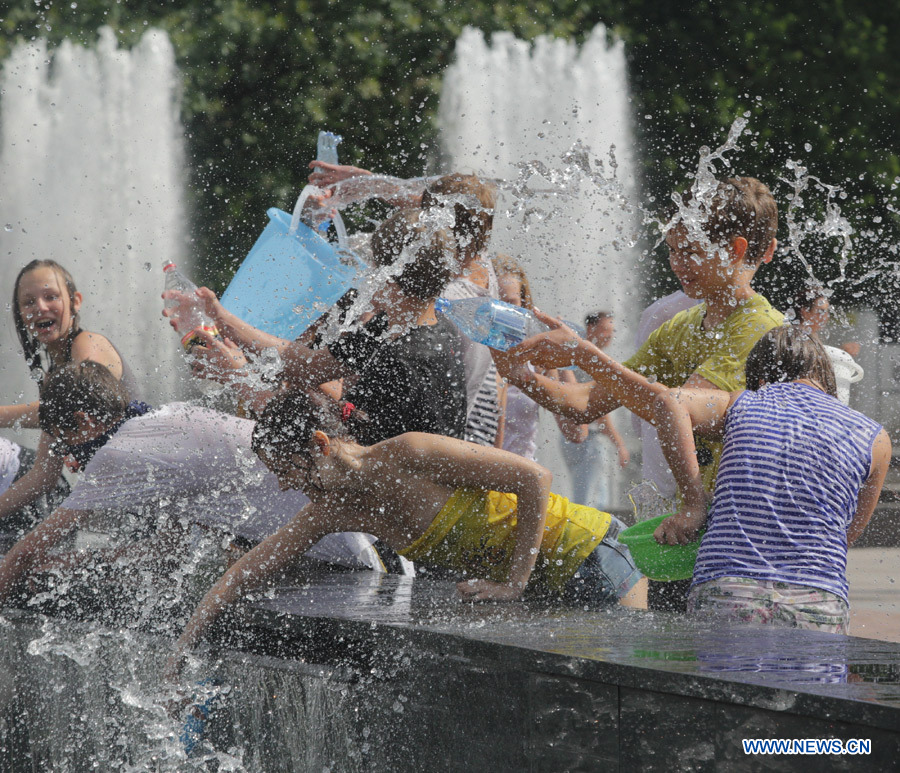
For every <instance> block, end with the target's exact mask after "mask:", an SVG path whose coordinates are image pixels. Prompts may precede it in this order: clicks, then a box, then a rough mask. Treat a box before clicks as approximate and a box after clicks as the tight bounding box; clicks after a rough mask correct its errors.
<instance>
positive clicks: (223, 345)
mask: <svg viewBox="0 0 900 773" xmlns="http://www.w3.org/2000/svg"><path fill="white" fill-rule="evenodd" d="M197 336H198V337H199V338H201V339H202V340H203V344H202V345H199V344H198V345H197V346H195V347H194V348H193V349H191V355H192V357H193V362H192V363H191V372H192V373H193V374H194V376H196V377H197V378H205V379H209V380H211V381H218V382H219V383H220V384H228V383H230V382H231V380H232V379H233V378H234V376H235V373H236V371H239V370H242V369H243V368H244V367H246V365H247V358H246V357H245V356H244V352H243V351H242V350H241V348H240V347H239V346H238V345H237V344H236V343H235V342H234V341H232V340H231V339H230V338H224V339H223V338H218V337H216V336H213V335H211V334H210V333H209V331H207V330H198V331H197Z"/></svg>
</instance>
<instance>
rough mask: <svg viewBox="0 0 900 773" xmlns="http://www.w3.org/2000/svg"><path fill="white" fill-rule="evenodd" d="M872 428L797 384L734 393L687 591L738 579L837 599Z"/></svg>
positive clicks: (872, 437)
mask: <svg viewBox="0 0 900 773" xmlns="http://www.w3.org/2000/svg"><path fill="white" fill-rule="evenodd" d="M880 430H881V426H880V425H879V424H877V423H876V422H874V421H872V420H871V419H869V418H868V417H866V416H863V414H861V413H859V412H858V411H854V410H852V409H851V408H847V407H846V406H844V405H842V404H841V403H840V402H838V401H837V400H836V399H835V398H833V397H830V396H829V395H827V394H825V393H824V392H822V391H820V390H818V389H816V388H814V387H811V386H808V385H806V384H798V383H790V384H769V385H768V386H766V387H764V388H763V389H761V390H759V391H758V392H744V393H743V394H742V395H741V396H740V397H739V398H738V399H737V400H736V401H735V402H734V405H732V407H731V408H730V409H729V411H728V415H727V416H726V419H725V445H724V449H723V451H722V461H721V464H720V465H719V474H718V477H717V478H716V489H715V495H714V497H713V505H712V508H711V509H710V515H709V524H708V528H707V532H706V535H705V536H704V538H703V543H702V544H701V546H700V552H699V554H698V556H697V564H696V566H695V567H694V585H697V584H699V583H703V582H708V581H710V580H715V579H718V578H720V577H748V578H751V579H757V580H767V581H771V582H786V583H792V584H795V585H805V586H808V587H812V588H818V589H821V590H826V591H830V592H831V593H835V594H837V595H838V596H840V597H841V598H843V599H845V600H846V599H847V579H846V568H847V527H848V526H849V524H850V521H851V520H852V519H853V516H854V515H855V513H856V504H857V497H858V496H859V491H860V489H861V488H862V485H863V483H865V481H866V478H868V476H869V468H870V466H871V463H872V444H873V443H874V441H875V436H876V435H877V434H878V432H879V431H880Z"/></svg>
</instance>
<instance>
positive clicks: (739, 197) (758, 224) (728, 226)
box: [672, 177, 778, 267]
mask: <svg viewBox="0 0 900 773" xmlns="http://www.w3.org/2000/svg"><path fill="white" fill-rule="evenodd" d="M692 199H693V193H692V192H691V191H688V192H687V193H685V194H684V195H683V196H682V202H683V203H684V204H687V203H689V202H690V201H691V200H692ZM704 210H705V211H704V215H705V217H704V220H703V223H702V224H701V228H702V229H703V232H704V233H705V234H706V235H707V237H708V238H709V240H710V242H712V244H714V245H723V244H726V243H730V242H731V241H732V240H733V239H736V238H737V237H738V236H743V237H744V238H745V239H746V240H747V252H746V253H745V254H744V263H745V264H746V265H748V266H751V267H755V266H758V265H759V264H760V262H761V261H762V259H763V256H764V255H765V254H766V250H767V249H768V248H769V245H770V244H771V243H772V239H774V238H775V234H776V233H777V232H778V205H777V204H776V203H775V198H774V197H773V196H772V192H771V191H770V190H769V188H768V186H767V185H766V184H765V183H762V182H760V181H759V180H757V179H756V178H755V177H730V178H728V179H727V180H721V181H720V182H719V183H718V185H717V186H716V191H715V193H714V194H713V196H712V200H711V201H710V202H709V203H708V204H706V205H705V206H704ZM672 214H676V213H675V212H674V211H673V212H672Z"/></svg>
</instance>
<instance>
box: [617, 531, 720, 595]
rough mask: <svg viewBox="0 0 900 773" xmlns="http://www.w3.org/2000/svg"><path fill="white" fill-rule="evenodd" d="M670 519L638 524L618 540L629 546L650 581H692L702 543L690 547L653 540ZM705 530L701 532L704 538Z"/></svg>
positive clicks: (620, 535)
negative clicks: (654, 535)
mask: <svg viewBox="0 0 900 773" xmlns="http://www.w3.org/2000/svg"><path fill="white" fill-rule="evenodd" d="M668 517H669V516H668V515H661V516H659V518H651V519H650V520H649V521H641V522H640V523H636V524H635V525H634V526H631V527H629V528H627V529H625V531H623V532H620V533H619V536H618V539H619V541H620V542H622V543H623V544H625V545H627V546H628V549H629V550H630V551H631V556H632V558H634V563H635V564H636V565H637V568H638V569H640V570H641V571H642V572H643V573H644V574H645V575H646V576H647V577H649V578H650V579H651V580H661V581H663V582H670V581H672V580H689V579H690V578H691V576H692V575H693V574H694V564H695V563H696V562H697V551H698V550H699V549H700V540H697V541H696V542H691V543H690V544H688V545H660V544H659V543H658V542H657V541H656V540H655V539H653V532H654V531H656V527H657V526H659V525H660V524H661V523H662V522H663V521H664V520H666V518H668ZM705 531H706V530H705V529H704V530H703V531H701V532H700V537H701V538H702V537H703V534H704V532H705Z"/></svg>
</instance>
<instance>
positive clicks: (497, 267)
mask: <svg viewBox="0 0 900 773" xmlns="http://www.w3.org/2000/svg"><path fill="white" fill-rule="evenodd" d="M493 263H494V273H496V274H497V279H500V278H501V277H504V276H507V275H510V276H514V277H515V278H516V279H518V280H519V284H520V285H521V286H522V308H525V309H533V308H534V301H533V300H532V297H531V285H530V284H529V282H528V276H527V275H526V274H525V269H524V268H522V266H520V265H519V263H518V261H516V259H515V258H513V257H512V256H510V255H504V254H503V253H500V254H498V255H497V257H496V258H494V260H493Z"/></svg>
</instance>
